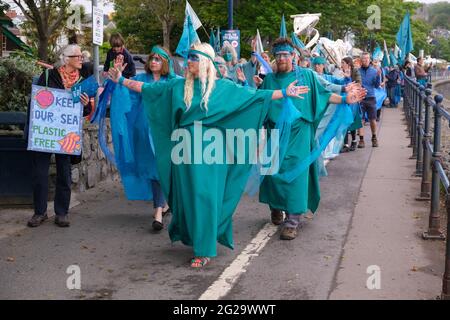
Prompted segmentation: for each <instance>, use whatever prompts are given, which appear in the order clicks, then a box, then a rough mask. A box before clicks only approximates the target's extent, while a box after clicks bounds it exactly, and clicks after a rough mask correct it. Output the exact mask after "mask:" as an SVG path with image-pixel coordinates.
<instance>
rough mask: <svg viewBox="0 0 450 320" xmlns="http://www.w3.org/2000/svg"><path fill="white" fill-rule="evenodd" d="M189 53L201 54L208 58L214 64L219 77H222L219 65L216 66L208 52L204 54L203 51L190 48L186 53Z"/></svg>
mask: <svg viewBox="0 0 450 320" xmlns="http://www.w3.org/2000/svg"><path fill="white" fill-rule="evenodd" d="M190 54H199V55H201V56H204V57H205V58H208V59H209V60H210V61H211V62H212V64H213V65H214V68H216V70H217V72H218V74H219V76H220V77H221V78H223V76H222V73H221V72H220V70H219V67H218V66H217V63H216V62H215V61H214V59H213V58H212V57H211V56H210V55H209V54H206V53H204V52H201V51H198V50H194V49H191V50H189V51H188V55H190Z"/></svg>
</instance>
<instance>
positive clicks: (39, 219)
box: [27, 214, 48, 228]
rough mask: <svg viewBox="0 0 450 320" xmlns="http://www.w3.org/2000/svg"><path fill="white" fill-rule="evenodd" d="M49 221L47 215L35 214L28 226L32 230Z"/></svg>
mask: <svg viewBox="0 0 450 320" xmlns="http://www.w3.org/2000/svg"><path fill="white" fill-rule="evenodd" d="M47 219H48V216H47V214H35V215H33V216H32V217H31V219H30V220H28V223H27V226H29V227H30V228H36V227H39V226H40V225H41V224H42V223H43V222H44V221H45V220H47Z"/></svg>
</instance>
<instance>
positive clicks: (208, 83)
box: [184, 43, 217, 111]
mask: <svg viewBox="0 0 450 320" xmlns="http://www.w3.org/2000/svg"><path fill="white" fill-rule="evenodd" d="M192 48H193V49H194V50H197V51H201V52H203V53H205V54H207V55H208V56H210V57H211V59H213V60H214V59H215V56H216V54H215V52H214V49H213V48H212V47H211V46H210V45H209V44H208V43H198V44H194V45H193V47H192ZM199 58H200V61H199V66H198V67H199V75H198V78H199V80H200V84H201V92H200V94H201V97H202V100H201V102H200V106H202V107H203V108H204V109H205V110H206V111H208V102H209V97H210V96H211V93H212V91H213V90H214V87H215V85H216V77H217V71H216V67H215V66H214V63H213V62H212V61H211V60H210V59H209V58H207V57H205V56H203V55H199ZM194 80H195V79H194V75H193V74H192V73H190V72H189V69H188V71H187V73H186V80H185V84H184V103H185V104H186V107H187V110H189V108H190V107H191V105H192V98H193V96H194Z"/></svg>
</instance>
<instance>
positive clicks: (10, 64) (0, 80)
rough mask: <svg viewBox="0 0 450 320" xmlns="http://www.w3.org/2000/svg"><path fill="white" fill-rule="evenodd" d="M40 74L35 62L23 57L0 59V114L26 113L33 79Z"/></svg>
mask: <svg viewBox="0 0 450 320" xmlns="http://www.w3.org/2000/svg"><path fill="white" fill-rule="evenodd" d="M41 72H42V70H41V68H40V67H38V66H37V65H36V64H35V60H33V59H31V58H29V57H26V56H25V55H20V54H19V55H15V56H10V57H7V58H0V112H1V111H22V112H26V110H27V105H28V102H29V100H30V95H31V83H32V81H33V77H34V76H37V75H40V74H41Z"/></svg>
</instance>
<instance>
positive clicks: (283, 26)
mask: <svg viewBox="0 0 450 320" xmlns="http://www.w3.org/2000/svg"><path fill="white" fill-rule="evenodd" d="M287 37H288V35H287V30H286V21H284V14H283V17H282V18H281V26H280V38H287Z"/></svg>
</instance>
